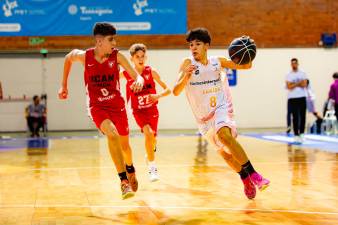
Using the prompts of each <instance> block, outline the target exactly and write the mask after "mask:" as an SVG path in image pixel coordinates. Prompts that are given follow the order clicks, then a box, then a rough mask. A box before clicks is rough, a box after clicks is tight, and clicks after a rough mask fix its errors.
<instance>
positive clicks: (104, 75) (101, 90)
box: [84, 48, 125, 110]
mask: <svg viewBox="0 0 338 225" xmlns="http://www.w3.org/2000/svg"><path fill="white" fill-rule="evenodd" d="M117 52H118V50H117V49H114V50H113V52H112V54H111V55H110V56H109V58H108V59H107V60H106V61H104V62H103V63H99V62H98V61H97V60H96V59H95V57H94V49H93V48H92V49H88V50H86V58H85V71H84V80H85V85H86V94H87V104H88V106H89V107H93V106H97V107H101V108H107V109H110V110H121V109H123V108H124V107H125V105H124V100H123V98H122V96H121V92H120V79H119V67H118V64H117Z"/></svg>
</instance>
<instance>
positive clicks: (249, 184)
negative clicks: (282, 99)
mask: <svg viewBox="0 0 338 225" xmlns="http://www.w3.org/2000/svg"><path fill="white" fill-rule="evenodd" d="M186 40H187V42H189V46H190V50H191V53H192V57H190V58H186V59H184V61H183V63H182V64H181V67H180V72H179V77H178V80H177V82H176V84H175V87H174V89H173V93H174V95H175V96H177V95H179V94H180V93H181V92H182V90H183V89H185V90H186V95H187V98H188V101H189V103H190V106H191V109H192V111H193V114H194V116H195V119H196V122H197V123H198V128H199V131H200V132H201V134H202V135H204V136H205V137H206V138H207V139H208V140H209V142H210V143H211V144H212V145H214V146H215V147H216V149H217V151H218V153H219V154H220V155H221V156H222V157H223V158H224V160H225V161H226V162H227V163H228V164H229V166H230V167H231V168H232V169H234V170H235V171H236V172H237V173H239V175H240V177H241V179H242V181H243V184H244V193H245V195H246V196H247V197H248V198H249V199H252V198H254V197H255V196H256V187H255V186H257V187H258V188H259V190H263V189H265V188H266V187H267V186H268V185H269V183H270V181H268V180H267V179H264V178H263V177H262V176H261V175H260V174H258V173H257V172H256V171H255V169H254V168H253V166H252V165H251V163H250V161H249V159H248V157H247V155H246V153H245V151H244V149H243V148H242V146H241V145H240V144H239V143H238V142H237V141H236V139H235V138H236V136H237V132H236V127H235V123H234V121H233V120H232V104H231V97H230V95H229V94H230V92H229V87H228V86H225V85H224V83H225V82H227V80H226V79H225V80H224V82H222V79H221V75H222V73H221V71H222V70H223V69H224V68H229V69H249V68H251V63H250V64H247V65H238V64H235V63H234V62H232V61H231V60H228V59H226V58H225V57H223V56H221V57H208V56H207V51H208V48H209V46H210V42H211V38H210V34H209V32H208V30H206V29H205V28H196V29H193V30H190V31H188V33H187V36H186ZM225 147H227V148H228V149H229V151H230V152H231V154H229V153H227V152H226V151H225Z"/></svg>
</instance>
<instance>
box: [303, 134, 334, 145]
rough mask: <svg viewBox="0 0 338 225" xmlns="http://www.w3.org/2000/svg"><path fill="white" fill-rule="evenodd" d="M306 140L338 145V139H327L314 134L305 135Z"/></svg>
mask: <svg viewBox="0 0 338 225" xmlns="http://www.w3.org/2000/svg"><path fill="white" fill-rule="evenodd" d="M305 138H306V139H312V140H316V141H325V142H333V143H338V138H336V137H326V136H319V135H313V134H305Z"/></svg>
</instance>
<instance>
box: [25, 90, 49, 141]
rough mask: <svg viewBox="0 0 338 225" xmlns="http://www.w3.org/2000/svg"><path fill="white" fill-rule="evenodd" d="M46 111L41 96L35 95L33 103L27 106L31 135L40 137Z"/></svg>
mask: <svg viewBox="0 0 338 225" xmlns="http://www.w3.org/2000/svg"><path fill="white" fill-rule="evenodd" d="M46 113H47V111H46V107H45V106H44V105H43V104H40V97H39V96H37V95H35V96H34V97H33V103H32V104H30V105H29V106H27V108H26V118H27V125H28V127H29V130H30V132H31V137H40V134H39V130H40V128H43V126H44V124H45V121H46Z"/></svg>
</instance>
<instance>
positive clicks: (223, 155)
mask: <svg viewBox="0 0 338 225" xmlns="http://www.w3.org/2000/svg"><path fill="white" fill-rule="evenodd" d="M217 152H218V154H219V155H221V156H222V157H223V158H224V159H225V160H227V161H228V160H230V159H232V155H231V154H229V153H227V152H226V151H224V149H219V150H218V151H217Z"/></svg>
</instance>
